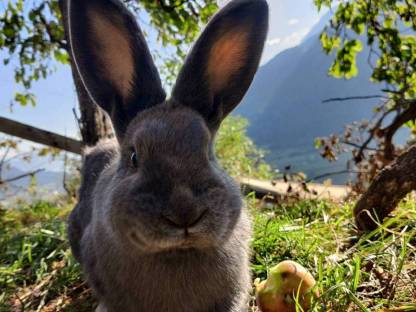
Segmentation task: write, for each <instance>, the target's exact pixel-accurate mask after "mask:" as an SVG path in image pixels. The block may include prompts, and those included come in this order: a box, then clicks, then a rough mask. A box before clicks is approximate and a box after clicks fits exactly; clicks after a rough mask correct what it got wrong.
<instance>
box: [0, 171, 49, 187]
mask: <svg viewBox="0 0 416 312" xmlns="http://www.w3.org/2000/svg"><path fill="white" fill-rule="evenodd" d="M42 171H45V169H38V170H35V171H31V172H28V173H24V174H21V175H18V176H16V177H13V178H10V179H6V180H1V179H0V185H3V184H7V183H10V182H14V181H17V180H20V179H23V178H26V177H33V176H34V175H36V174H38V173H39V172H42Z"/></svg>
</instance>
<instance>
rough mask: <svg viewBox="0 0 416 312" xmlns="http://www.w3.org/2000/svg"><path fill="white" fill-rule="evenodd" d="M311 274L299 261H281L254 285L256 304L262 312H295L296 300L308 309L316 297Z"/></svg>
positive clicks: (304, 308)
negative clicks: (263, 279) (261, 280)
mask: <svg viewBox="0 0 416 312" xmlns="http://www.w3.org/2000/svg"><path fill="white" fill-rule="evenodd" d="M315 284H316V281H315V279H314V278H313V276H312V275H311V274H310V273H309V272H308V271H307V270H306V269H305V268H304V267H303V266H301V265H300V264H299V263H296V262H294V261H289V260H287V261H283V262H281V263H279V264H278V265H276V266H275V267H273V268H272V269H271V270H270V272H269V274H268V276H267V280H265V281H263V282H260V283H258V284H257V285H256V298H257V305H258V307H259V308H260V310H261V311H262V312H296V301H295V298H297V302H298V304H299V305H300V306H301V307H302V309H303V310H304V311H308V309H309V308H310V305H311V300H312V297H313V296H315V297H318V296H319V292H318V291H317V290H315V289H314V286H315Z"/></svg>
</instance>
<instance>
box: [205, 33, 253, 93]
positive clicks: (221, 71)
mask: <svg viewBox="0 0 416 312" xmlns="http://www.w3.org/2000/svg"><path fill="white" fill-rule="evenodd" d="M247 46H248V42H247V32H245V31H243V30H241V31H233V32H229V33H226V34H224V35H223V36H222V37H221V38H220V39H219V40H217V42H216V43H215V44H214V46H213V47H212V48H211V51H210V53H209V61H208V77H209V80H210V81H209V82H210V86H211V90H212V91H213V92H214V93H217V92H221V90H224V88H226V86H227V84H228V83H229V82H230V79H231V77H232V76H233V75H234V74H236V73H237V72H238V71H239V70H240V69H241V68H242V67H243V66H244V64H245V62H246V59H247Z"/></svg>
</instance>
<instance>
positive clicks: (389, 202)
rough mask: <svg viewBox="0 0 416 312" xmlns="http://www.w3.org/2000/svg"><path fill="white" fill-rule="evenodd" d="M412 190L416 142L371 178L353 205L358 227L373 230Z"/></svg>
mask: <svg viewBox="0 0 416 312" xmlns="http://www.w3.org/2000/svg"><path fill="white" fill-rule="evenodd" d="M413 190H416V145H415V146H412V147H411V148H409V149H408V150H407V151H406V152H404V153H403V154H402V155H400V156H399V157H398V158H397V159H396V160H395V161H394V162H393V163H392V164H391V165H389V166H387V167H386V168H384V169H383V170H382V171H381V172H380V173H379V174H378V175H377V176H376V177H375V179H374V181H373V182H372V184H371V185H370V187H369V189H368V190H367V192H365V193H364V194H363V195H362V197H361V198H360V200H359V201H358V202H357V204H356V206H355V208H354V216H355V221H356V223H357V226H358V228H359V229H360V230H366V231H367V230H373V229H376V228H377V226H378V222H381V221H383V219H384V218H386V217H387V216H388V215H389V214H390V213H391V212H392V211H393V210H394V209H395V208H396V206H397V205H398V204H399V202H400V201H401V200H402V199H403V198H404V197H405V196H406V195H407V194H409V193H410V192H412V191H413Z"/></svg>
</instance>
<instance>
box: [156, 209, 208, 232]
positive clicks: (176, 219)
mask: <svg viewBox="0 0 416 312" xmlns="http://www.w3.org/2000/svg"><path fill="white" fill-rule="evenodd" d="M205 212H206V211H198V210H195V209H194V210H191V211H189V212H186V213H180V214H169V215H166V216H164V219H165V220H166V221H167V222H168V223H169V224H170V225H172V226H173V227H176V228H180V229H189V228H191V227H194V226H195V225H197V224H198V223H199V222H200V221H201V220H202V219H203V217H204V215H205Z"/></svg>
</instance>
